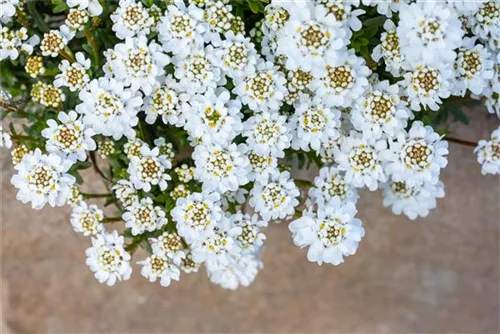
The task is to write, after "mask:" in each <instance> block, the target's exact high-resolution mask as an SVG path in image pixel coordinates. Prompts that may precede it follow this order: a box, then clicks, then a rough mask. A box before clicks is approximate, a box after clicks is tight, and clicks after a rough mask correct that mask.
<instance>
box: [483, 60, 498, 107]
mask: <svg viewBox="0 0 500 334" xmlns="http://www.w3.org/2000/svg"><path fill="white" fill-rule="evenodd" d="M498 63H499V64H500V61H499V62H498ZM490 85H491V87H489V89H488V90H487V93H486V96H487V98H486V103H485V105H486V107H487V109H488V112H489V113H490V114H496V115H497V116H500V65H497V69H496V76H495V78H493V80H491V84H490Z"/></svg>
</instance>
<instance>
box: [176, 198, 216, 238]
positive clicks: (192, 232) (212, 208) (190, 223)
mask: <svg viewBox="0 0 500 334" xmlns="http://www.w3.org/2000/svg"><path fill="white" fill-rule="evenodd" d="M219 199H220V195H219V194H218V193H211V194H209V193H192V194H190V195H189V196H188V197H186V198H178V199H177V203H176V205H175V208H174V209H173V210H172V211H171V215H172V219H173V220H174V221H175V222H176V223H177V232H178V233H179V235H180V236H181V237H183V238H185V239H186V242H188V243H192V242H193V241H195V240H200V239H202V238H203V237H204V235H205V234H207V233H209V232H210V231H211V230H213V229H214V227H215V226H217V224H218V223H219V222H220V221H221V220H222V209H221V208H220V206H219V204H218V201H219Z"/></svg>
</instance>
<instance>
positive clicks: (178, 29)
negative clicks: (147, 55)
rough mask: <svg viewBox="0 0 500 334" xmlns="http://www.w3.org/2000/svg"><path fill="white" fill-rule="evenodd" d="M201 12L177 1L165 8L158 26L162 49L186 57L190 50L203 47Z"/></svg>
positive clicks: (192, 6) (194, 7)
mask: <svg viewBox="0 0 500 334" xmlns="http://www.w3.org/2000/svg"><path fill="white" fill-rule="evenodd" d="M202 18H203V10H201V9H200V8H198V7H196V6H195V5H193V4H191V5H189V7H186V5H185V4H184V2H181V1H177V2H176V3H175V5H170V6H168V7H167V11H166V12H165V16H162V17H161V22H160V23H159V24H158V32H159V40H160V42H162V43H163V49H164V50H165V51H167V52H171V53H173V54H174V55H179V56H181V57H186V56H188V55H189V54H190V52H191V51H192V50H195V49H196V48H199V47H201V46H202V45H203V36H202V34H203V32H204V28H203V26H202V24H201V22H200V21H201V19H202Z"/></svg>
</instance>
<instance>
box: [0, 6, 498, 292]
mask: <svg viewBox="0 0 500 334" xmlns="http://www.w3.org/2000/svg"><path fill="white" fill-rule="evenodd" d="M0 14H1V16H0V20H1V25H0V27H1V30H2V33H1V35H0V60H1V69H0V70H1V76H2V83H1V85H2V87H1V89H2V98H1V100H0V110H1V118H2V120H3V126H4V127H3V130H2V131H1V132H0V143H1V145H2V146H3V147H7V148H11V147H12V146H13V149H12V160H13V163H14V165H15V169H16V174H15V175H14V176H13V177H12V184H13V185H14V187H16V188H17V189H18V195H17V198H18V199H19V200H20V201H22V202H23V203H31V206H32V207H33V209H42V208H43V207H44V206H46V205H50V206H62V205H65V204H67V205H70V206H71V207H72V208H73V211H72V214H71V219H70V222H71V225H72V226H73V228H74V230H75V231H76V232H78V233H81V234H83V235H84V236H87V237H90V240H89V243H90V242H91V247H90V248H88V249H87V251H86V256H87V265H88V266H89V268H90V270H91V271H92V272H94V274H95V277H96V279H97V280H98V281H99V282H101V283H107V284H108V285H113V284H115V283H116V282H117V281H121V280H127V279H129V277H130V275H131V273H132V266H131V261H132V255H133V253H134V251H136V250H137V249H138V248H143V249H144V250H146V251H147V252H148V253H149V255H148V257H146V258H143V259H141V260H140V261H139V262H137V263H138V264H140V265H142V269H141V270H140V272H141V274H142V275H143V276H144V277H145V278H147V279H148V280H150V281H151V282H154V281H156V280H159V282H160V284H161V285H163V286H168V285H169V284H171V281H172V280H179V278H180V274H181V271H182V272H185V273H190V272H195V271H197V270H198V268H199V267H200V266H201V265H203V266H204V267H205V268H206V271H207V273H208V277H209V278H210V280H211V281H212V282H214V283H216V284H219V285H221V286H222V287H224V288H229V289H235V288H237V287H238V286H248V285H249V284H250V283H251V282H252V281H253V280H254V278H255V276H256V274H257V272H258V271H259V269H260V268H261V267H262V262H261V260H260V256H261V251H262V249H263V244H264V241H265V239H266V236H265V234H264V232H263V228H265V227H266V226H267V225H268V224H269V222H270V221H279V220H283V219H287V220H293V221H292V222H291V223H290V225H289V229H290V231H291V233H292V238H293V242H294V243H295V244H296V245H297V246H299V247H305V248H307V258H308V260H309V261H311V262H317V263H318V264H322V263H330V264H333V265H338V264H340V263H342V262H343V261H344V258H345V257H347V256H349V255H353V254H354V253H355V252H356V250H357V247H358V243H359V242H360V241H361V239H362V237H363V236H364V234H365V231H364V229H363V226H362V222H361V221H360V220H359V219H358V218H356V202H357V200H358V197H359V193H358V192H359V190H360V189H364V188H366V189H368V190H370V191H376V190H381V191H382V192H383V197H384V200H383V205H384V206H387V207H391V209H392V211H393V212H394V213H395V214H404V215H406V216H407V217H408V218H410V219H415V218H417V217H425V216H427V215H428V214H429V210H431V209H433V208H435V207H436V200H437V199H438V198H441V197H443V196H444V186H443V183H442V182H440V180H439V176H440V171H441V169H443V168H445V167H446V165H447V154H448V142H447V140H446V139H448V140H454V139H453V138H447V137H446V135H447V132H446V129H445V128H443V126H442V125H443V123H444V121H446V120H447V119H448V118H450V117H451V118H452V120H456V121H462V122H466V121H467V119H466V118H465V116H464V114H463V113H462V112H461V111H460V109H459V108H457V104H458V105H460V104H463V103H465V102H467V103H471V102H472V103H484V104H485V105H486V106H487V108H488V110H489V111H490V112H491V113H494V114H497V115H500V102H499V97H500V65H499V63H500V52H499V51H500V2H499V1H498V0H476V1H463V0H446V1H442V2H436V1H421V0H417V1H414V0H399V1H396V0H394V1H392V0H387V1H372V0H350V1H342V0H311V1H292V0H290V1H274V0H273V1H268V0H250V1H244V0H233V1H229V0H224V1H221V0H218V1H215V0H189V1H169V0H164V1H155V2H154V1H153V0H120V1H117V2H114V1H109V2H108V1H102V0H52V2H48V1H33V0H1V1H0ZM7 123H10V124H9V125H7ZM21 128H22V131H21V130H20V129H21ZM462 142H463V141H462ZM476 152H477V156H478V161H479V162H480V163H481V164H482V166H483V167H482V172H483V173H484V174H487V173H490V174H498V173H499V172H500V128H499V129H498V130H496V131H495V132H493V134H492V137H491V139H490V140H489V141H481V142H480V143H479V144H478V145H477V148H476ZM310 165H316V166H317V167H318V168H319V175H318V176H317V177H316V178H315V179H314V181H312V182H311V181H307V180H299V179H294V178H293V177H292V174H293V173H292V166H295V167H298V168H299V169H302V168H307V167H309V166H310ZM86 168H94V169H95V170H96V171H97V173H98V174H99V175H100V177H102V178H103V180H104V182H105V184H106V186H107V187H108V189H109V193H104V194H89V193H84V192H81V191H80V185H81V184H82V183H83V182H84V180H83V179H82V177H81V176H80V171H81V170H83V169H86ZM93 198H105V199H106V203H105V204H104V205H105V206H112V207H114V209H113V210H115V211H116V215H115V216H105V215H104V213H103V211H102V210H101V208H100V207H99V206H97V205H96V204H92V203H90V200H91V199H93ZM120 222H124V224H121V225H120V224H119V223H120Z"/></svg>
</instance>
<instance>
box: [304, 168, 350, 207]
mask: <svg viewBox="0 0 500 334" xmlns="http://www.w3.org/2000/svg"><path fill="white" fill-rule="evenodd" d="M309 197H310V198H311V199H312V200H313V201H314V202H315V203H318V204H319V203H329V202H330V201H331V200H332V199H334V198H338V199H340V201H341V202H342V204H346V203H354V204H356V202H357V201H358V198H359V195H358V192H357V190H356V188H354V187H353V186H352V184H350V183H348V182H346V180H345V176H344V173H343V172H341V171H339V170H338V169H337V168H335V167H323V168H321V169H320V170H319V176H317V177H316V178H315V179H314V187H311V188H310V189H309Z"/></svg>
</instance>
